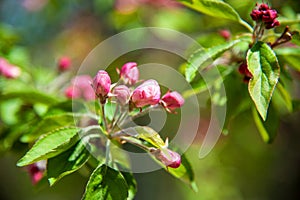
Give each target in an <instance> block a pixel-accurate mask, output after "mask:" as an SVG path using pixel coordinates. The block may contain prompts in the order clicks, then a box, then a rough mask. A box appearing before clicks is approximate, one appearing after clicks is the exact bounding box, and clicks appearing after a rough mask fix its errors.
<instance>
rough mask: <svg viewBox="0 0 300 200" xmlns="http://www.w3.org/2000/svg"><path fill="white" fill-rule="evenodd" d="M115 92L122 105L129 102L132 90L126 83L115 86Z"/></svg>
mask: <svg viewBox="0 0 300 200" xmlns="http://www.w3.org/2000/svg"><path fill="white" fill-rule="evenodd" d="M113 94H114V95H115V96H116V99H117V101H118V102H119V103H120V104H121V105H125V104H127V103H128V101H129V98H130V90H129V88H128V87H127V86H126V85H118V86H116V87H115V88H114V90H113Z"/></svg>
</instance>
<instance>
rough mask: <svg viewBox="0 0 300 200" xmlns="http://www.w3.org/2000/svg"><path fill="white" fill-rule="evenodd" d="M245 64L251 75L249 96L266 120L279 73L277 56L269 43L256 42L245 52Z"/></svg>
mask: <svg viewBox="0 0 300 200" xmlns="http://www.w3.org/2000/svg"><path fill="white" fill-rule="evenodd" d="M247 65H248V69H249V71H250V72H251V74H252V75H253V78H252V79H251V80H250V82H249V85H248V90H249V93H250V96H251V98H252V100H253V102H254V103H255V106H256V109H257V111H258V112H259V114H260V116H261V117H262V119H263V120H266V118H267V110H268V107H269V103H270V101H271V97H272V94H273V91H274V89H275V87H276V84H277V82H278V79H279V74H280V67H279V64H278V61H277V57H276V55H275V53H274V52H273V50H272V49H271V48H270V47H269V45H267V44H266V43H263V42H257V43H256V44H255V45H254V46H253V47H252V48H251V49H249V51H248V53H247Z"/></svg>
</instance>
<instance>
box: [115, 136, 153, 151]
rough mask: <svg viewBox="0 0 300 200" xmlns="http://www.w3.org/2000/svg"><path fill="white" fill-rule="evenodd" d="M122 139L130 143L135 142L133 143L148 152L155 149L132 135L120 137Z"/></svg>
mask: <svg viewBox="0 0 300 200" xmlns="http://www.w3.org/2000/svg"><path fill="white" fill-rule="evenodd" d="M120 139H121V140H122V141H125V142H128V143H130V144H133V145H135V146H137V147H139V148H141V149H143V150H145V151H147V152H150V150H152V149H153V147H148V146H146V145H144V144H142V143H141V141H140V140H137V139H135V138H132V137H130V138H129V137H120Z"/></svg>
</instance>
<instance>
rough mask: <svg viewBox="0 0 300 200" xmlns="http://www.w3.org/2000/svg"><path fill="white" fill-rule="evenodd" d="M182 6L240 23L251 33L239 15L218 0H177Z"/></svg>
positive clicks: (250, 29)
mask: <svg viewBox="0 0 300 200" xmlns="http://www.w3.org/2000/svg"><path fill="white" fill-rule="evenodd" d="M178 1H179V2H181V3H182V4H183V5H185V6H187V7H189V8H191V9H194V10H196V11H198V12H201V13H204V14H206V15H209V16H212V17H217V18H222V19H228V20H232V21H235V22H238V23H240V24H241V25H243V26H244V27H246V28H247V29H248V30H249V31H252V28H251V27H250V25H249V24H247V23H246V22H245V21H243V20H242V19H241V18H240V16H239V14H238V13H237V11H236V10H234V8H232V7H231V6H230V5H229V4H228V3H226V2H224V1H218V0H188V1H187V0H178Z"/></svg>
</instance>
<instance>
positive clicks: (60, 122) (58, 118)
mask: <svg viewBox="0 0 300 200" xmlns="http://www.w3.org/2000/svg"><path fill="white" fill-rule="evenodd" d="M75 118H76V117H75V116H74V115H73V114H72V113H63V114H58V115H50V116H47V117H45V118H44V119H43V120H42V121H41V122H40V123H38V124H37V125H36V126H35V127H33V129H32V130H31V132H29V133H27V134H25V135H23V136H22V137H21V141H22V142H24V143H30V142H34V141H35V140H36V139H37V138H38V137H39V136H40V135H42V134H46V133H49V132H51V131H52V130H55V129H59V128H63V127H65V126H75V122H74V120H75Z"/></svg>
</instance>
